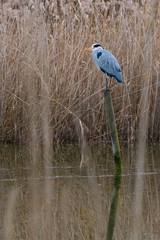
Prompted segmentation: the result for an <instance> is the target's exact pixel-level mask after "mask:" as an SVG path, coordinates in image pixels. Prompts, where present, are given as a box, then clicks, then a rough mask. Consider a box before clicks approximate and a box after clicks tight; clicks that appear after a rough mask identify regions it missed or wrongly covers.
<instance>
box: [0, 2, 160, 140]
mask: <svg viewBox="0 0 160 240" xmlns="http://www.w3.org/2000/svg"><path fill="white" fill-rule="evenodd" d="M158 4H159V1H151V0H139V1H138V0H137V1H136V0H135V1H129V0H123V1H114V0H113V1H100V0H95V1H91V0H88V1H87V0H86V1H80V0H79V1H74V0H62V1H58V0H50V1H49V0H48V1H44V0H43V1H25V0H22V1H18V0H17V1H14V0H13V1H12V0H8V1H7V0H6V1H1V4H0V141H1V142H19V143H26V142H28V141H30V140H31V139H32V140H33V141H39V143H40V144H41V143H42V142H43V141H52V142H54V143H55V144H59V143H66V142H77V132H76V129H77V123H76V122H77V120H78V121H79V122H80V123H81V125H82V126H83V129H85V131H86V132H87V138H88V139H89V141H90V142H102V141H106V140H107V139H109V133H108V128H107V126H106V119H105V113H104V100H103V96H102V94H101V89H102V88H103V87H104V84H105V81H104V74H103V73H101V72H100V71H98V70H97V69H96V67H95V66H94V64H93V63H92V60H91V56H90V54H87V53H82V49H84V48H86V47H90V46H91V45H92V44H93V43H95V42H99V43H100V44H101V45H102V46H103V47H104V48H106V49H108V50H110V51H111V52H112V53H113V54H114V55H115V56H116V58H117V59H118V61H119V63H120V65H121V67H122V72H123V77H124V82H125V83H124V84H118V83H117V81H116V80H112V83H111V88H112V97H113V103H114V108H115V114H116V122H117V127H118V132H119V138H120V140H122V141H125V142H127V143H134V142H135V141H136V136H137V134H136V133H137V130H138V120H139V118H140V116H141V115H143V111H149V114H148V117H149V118H148V123H149V124H148V126H149V128H148V133H147V136H148V139H150V140H152V141H159V140H160V114H159V112H160V97H159V92H160V89H159V82H160V79H159V73H160V55H159V52H160V13H159V7H158V6H159V5H158ZM143 89H147V90H148V93H147V98H148V103H147V107H146V109H144V108H142V104H143V103H142V101H143V99H144V98H143V94H142V90H143ZM141 109H143V111H141ZM45 138H47V139H48V140H46V139H45ZM44 139H45V140H44Z"/></svg>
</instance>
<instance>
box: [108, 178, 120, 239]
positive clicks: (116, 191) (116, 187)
mask: <svg viewBox="0 0 160 240" xmlns="http://www.w3.org/2000/svg"><path fill="white" fill-rule="evenodd" d="M120 186H121V175H120V174H119V173H116V174H115V178H114V188H113V196H112V202H111V209H110V215H109V222H108V229H107V237H106V240H112V239H113V232H114V226H115V222H116V214H117V207H118V197H119V189H120Z"/></svg>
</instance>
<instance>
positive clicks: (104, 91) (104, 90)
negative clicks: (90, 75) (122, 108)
mask: <svg viewBox="0 0 160 240" xmlns="http://www.w3.org/2000/svg"><path fill="white" fill-rule="evenodd" d="M110 91H112V90H111V89H110V88H104V89H102V90H101V92H102V93H106V92H110Z"/></svg>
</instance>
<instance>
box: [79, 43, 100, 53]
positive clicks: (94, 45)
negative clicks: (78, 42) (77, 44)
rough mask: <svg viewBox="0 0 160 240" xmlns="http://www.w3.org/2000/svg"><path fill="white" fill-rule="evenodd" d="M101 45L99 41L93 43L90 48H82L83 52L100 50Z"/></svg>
mask: <svg viewBox="0 0 160 240" xmlns="http://www.w3.org/2000/svg"><path fill="white" fill-rule="evenodd" d="M102 49H103V48H102V46H101V45H100V44H99V43H94V44H93V45H92V47H91V48H86V49H84V50H82V51H83V52H86V51H99V50H102Z"/></svg>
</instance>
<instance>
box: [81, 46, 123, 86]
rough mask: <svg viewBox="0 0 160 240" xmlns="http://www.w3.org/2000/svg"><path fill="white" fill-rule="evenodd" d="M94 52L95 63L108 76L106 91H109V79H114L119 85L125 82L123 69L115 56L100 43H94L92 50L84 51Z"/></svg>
mask: <svg viewBox="0 0 160 240" xmlns="http://www.w3.org/2000/svg"><path fill="white" fill-rule="evenodd" d="M82 51H83V52H85V51H92V59H93V61H94V63H95V64H96V65H97V66H98V67H99V68H100V70H101V71H102V72H103V73H105V74H106V89H105V90H109V89H108V86H107V78H108V77H111V78H112V77H114V78H115V79H116V80H117V81H118V82H119V83H122V82H123V77H122V72H121V67H120V65H119V63H118V61H117V59H116V58H115V56H113V54H112V53H111V52H110V51H108V50H105V49H103V47H102V46H101V45H100V44H99V43H94V44H93V45H92V47H91V48H87V49H84V50H82Z"/></svg>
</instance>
